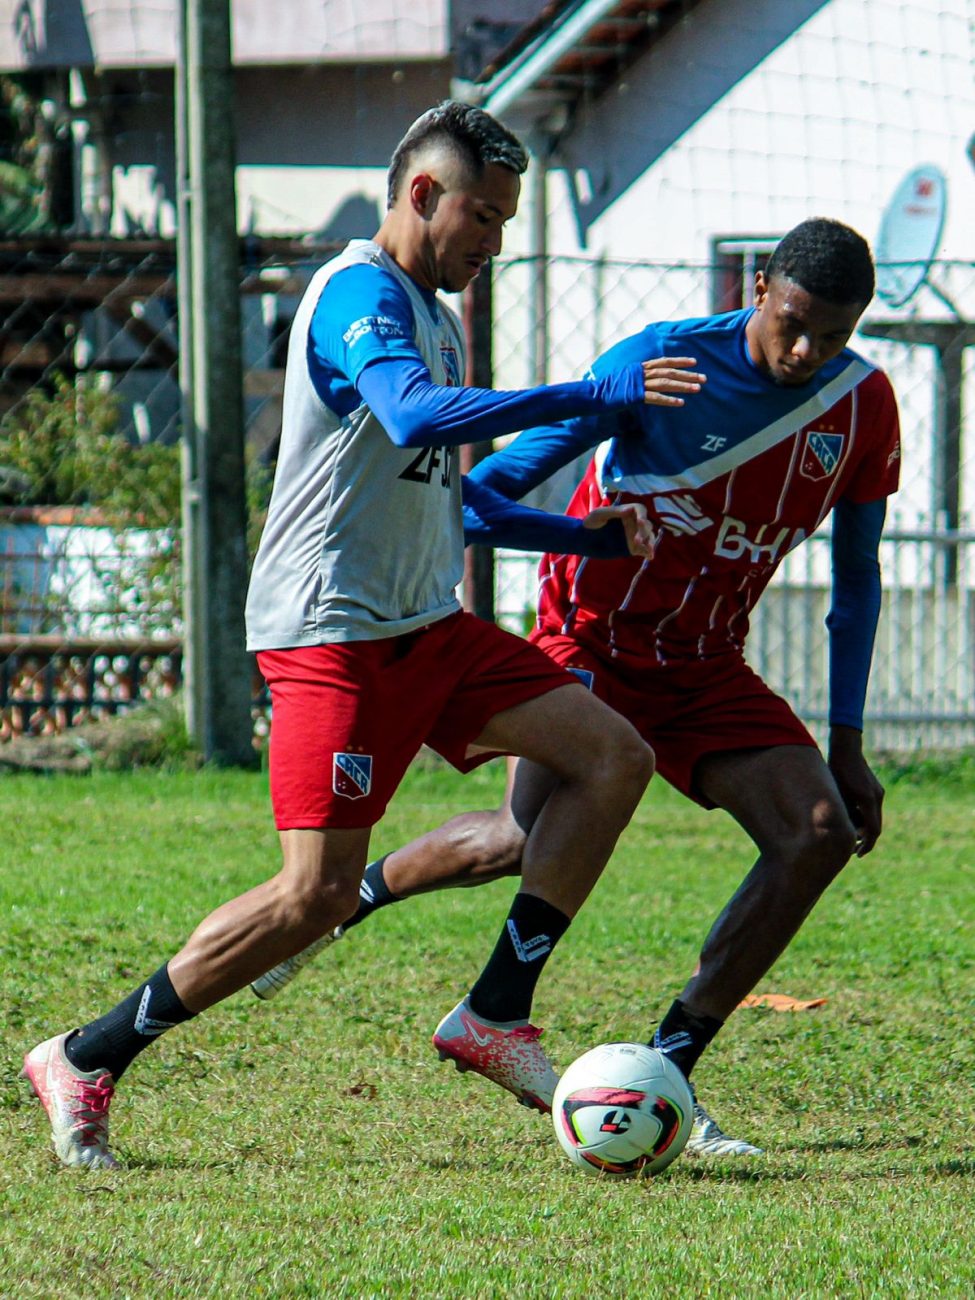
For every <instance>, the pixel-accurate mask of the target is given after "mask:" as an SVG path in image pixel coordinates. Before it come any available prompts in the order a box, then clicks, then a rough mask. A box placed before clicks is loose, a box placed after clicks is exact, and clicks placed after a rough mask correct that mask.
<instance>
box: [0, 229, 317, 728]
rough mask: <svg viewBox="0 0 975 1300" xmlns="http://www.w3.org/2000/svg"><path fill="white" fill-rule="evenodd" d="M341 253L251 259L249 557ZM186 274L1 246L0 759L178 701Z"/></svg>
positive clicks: (77, 245)
mask: <svg viewBox="0 0 975 1300" xmlns="http://www.w3.org/2000/svg"><path fill="white" fill-rule="evenodd" d="M339 247H341V245H340V244H335V243H332V244H322V243H312V242H304V241H301V240H291V239H277V240H274V239H271V240H258V239H252V240H246V241H244V243H243V245H242V255H243V256H242V265H241V297H242V304H243V352H244V358H245V366H246V375H245V384H244V388H245V413H246V422H247V428H246V443H247V458H248V469H247V490H248V495H249V498H250V499H249V505H250V516H251V519H252V530H251V531H252V534H253V536H252V537H251V538H250V539H249V540H250V542H251V545H252V547H253V545H254V544H255V543H256V537H257V534H258V533H259V530H260V524H261V520H262V512H263V508H264V504H265V502H266V498H267V494H268V491H269V488H270V481H271V476H272V473H273V465H274V456H275V451H276V446H277V438H278V436H279V431H280V408H281V396H282V393H283V383H284V369H283V367H284V352H285V348H286V340H287V331H288V326H289V323H290V319H291V316H292V314H293V312H294V309H295V307H296V306H297V303H298V301H299V299H300V296H301V294H302V292H303V290H304V287H305V284H306V283H307V280H308V278H309V276H310V275H311V273H312V271H313V270H314V268H315V267H316V266H318V265H320V263H321V262H322V261H324V260H326V259H327V258H328V257H329V256H331V255H332V254H333V253H334V252H335V251H337V248H339ZM175 259H176V254H175V247H174V245H173V243H172V241H168V240H91V239H88V240H73V241H66V240H63V239H56V238H50V237H41V238H22V239H17V240H7V241H2V242H0V303H2V307H3V316H2V322H0V741H2V740H5V739H9V738H11V737H13V736H16V735H19V734H22V733H23V732H33V733H46V732H51V731H57V730H61V729H63V728H64V727H65V726H67V725H71V724H73V723H75V722H79V721H87V720H89V719H91V718H97V717H99V716H102V715H104V714H113V713H116V712H118V711H120V710H123V709H125V708H128V707H130V706H131V705H132V704H133V703H135V702H137V701H139V700H142V699H147V698H157V697H159V696H165V695H169V694H172V693H173V691H175V690H176V689H178V687H179V684H180V680H181V673H182V640H181V638H182V632H183V626H182V581H183V570H182V563H183V555H182V539H181V529H180V522H181V449H180V434H181V423H182V421H181V405H182V399H181V393H180V387H179V374H178V361H179V351H178V321H177V314H176V260H175ZM259 687H260V684H259V683H258V682H255V695H257V693H258V691H259Z"/></svg>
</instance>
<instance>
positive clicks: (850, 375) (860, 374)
mask: <svg viewBox="0 0 975 1300" xmlns="http://www.w3.org/2000/svg"><path fill="white" fill-rule="evenodd" d="M872 369H873V367H872V366H870V365H868V364H867V362H865V361H860V360H859V359H858V360H855V361H851V362H850V364H849V365H848V366H847V367H846V368H845V369H844V370H843V371H842V372H841V373H840V374H838V375H837V376H836V378H835V379H831V380H830V382H829V383H828V384H824V385H823V387H822V388H821V389H820V390H819V391H818V392H817V393H814V394H813V395H812V396H811V397H809V398H808V399H807V400H806V401H805V402H803V403H802V405H801V406H797V407H796V409H795V410H794V411H789V412H788V413H787V414H786V415H783V416H780V418H779V419H778V420H773V422H772V423H771V424H768V425H766V426H765V428H764V429H759V430H758V431H757V432H756V433H753V434H752V435H751V437H748V438H744V439H742V441H741V442H739V443H738V444H737V445H736V446H734V447H728V448H726V449H725V450H724V451H721V452H718V453H717V454H716V455H714V456H711V457H709V458H708V459H707V460H702V461H699V462H698V464H696V465H688V467H687V468H686V469H683V470H680V471H678V472H676V473H673V474H671V475H668V476H664V475H658V474H627V475H624V476H621V477H620V478H618V479H613V480H612V482H608V481H606V480H605V479H604V468H605V461H606V457H607V455H608V453H609V449H610V446H611V443H608V442H606V443H600V445H599V447H597V449H596V454H595V459H596V470H597V473H598V475H599V482H600V487H601V489H602V491H603V492H605V493H606V494H607V495H608V494H609V492H611V491H622V492H630V493H633V494H634V495H637V496H645V495H647V494H648V493H651V492H675V491H678V490H679V489H682V488H683V489H688V488H690V489H693V488H699V487H702V486H703V485H704V484H705V483H711V482H713V481H714V480H715V479H717V478H721V477H722V476H723V475H724V474H728V473H731V472H732V471H734V470H735V469H737V468H738V466H739V465H744V464H745V463H746V461H750V460H753V459H754V458H755V457H756V456H760V455H761V454H762V452H764V451H768V449H769V448H770V447H774V446H776V445H777V444H778V443H780V442H782V440H783V439H785V438H789V437H791V436H792V435H793V434H794V433H796V432H798V430H799V429H802V428H804V427H805V426H806V425H807V424H809V423H810V422H811V421H813V420H815V419H816V417H817V416H819V415H823V414H825V412H826V411H828V410H829V409H830V407H832V406H835V405H836V403H837V402H838V401H839V400H840V399H841V398H842V397H845V396H846V394H847V393H848V392H850V390H851V389H853V388H855V387H856V386H857V384H859V383H860V382H861V381H862V380H864V379H866V377H867V375H869V374H870V372H871V370H872Z"/></svg>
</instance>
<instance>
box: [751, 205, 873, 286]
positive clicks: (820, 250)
mask: <svg viewBox="0 0 975 1300" xmlns="http://www.w3.org/2000/svg"><path fill="white" fill-rule="evenodd" d="M774 275H778V276H781V277H782V278H783V279H785V280H792V281H793V282H794V283H795V284H798V285H800V286H801V287H802V288H803V289H805V290H806V292H807V293H811V294H815V296H816V297H817V298H824V299H825V300H826V301H827V302H832V303H841V304H843V305H844V306H845V305H846V304H847V303H864V304H866V303H868V302H869V301H870V299H871V298H872V297H873V289H874V268H873V257H872V256H871V254H870V247H869V245H868V244H867V241H866V240H865V239H864V238H863V236H862V235H858V234H857V232H856V231H855V230H853V229H851V228H850V227H849V226H844V225H843V223H842V221H832V220H830V218H828V217H810V219H809V220H808V221H802V222H800V224H799V225H798V226H796V227H795V228H794V229H793V230H790V231H789V233H788V234H787V235H784V236H783V237H782V239H781V240H780V241H779V243H778V244H777V245H776V247H775V249H774V250H773V252H772V255H771V257H770V258H769V260H768V263H767V265H766V267H765V278H766V280H771V279H772V277H773V276H774Z"/></svg>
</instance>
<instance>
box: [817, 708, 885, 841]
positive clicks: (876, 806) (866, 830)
mask: <svg viewBox="0 0 975 1300" xmlns="http://www.w3.org/2000/svg"><path fill="white" fill-rule="evenodd" d="M829 769H830V771H831V772H832V773H833V777H834V778H835V780H836V784H837V785H838V786H839V790H840V794H841V795H842V796H843V801H844V803H845V804H846V807H847V811H848V812H849V814H850V817H851V818H852V819H853V825H854V826H855V827H856V833H857V846H856V855H857V857H858V858H864V857H866V855H867V854H868V853H869V852H870V850H871V849H872V848H873V847H874V845H875V844H876V843H877V840H878V839H879V838H880V832H881V829H882V828H883V802H884V787H883V786H882V785H881V784H880V782H879V781H878V780H877V778H876V777H875V776H874V774H873V772H872V771H871V770H870V767H869V765H868V763H867V760H866V759H865V758H864V757H863V736H862V733H861V732H859V731H858V730H857V729H856V728H855V727H831V728H830V733H829Z"/></svg>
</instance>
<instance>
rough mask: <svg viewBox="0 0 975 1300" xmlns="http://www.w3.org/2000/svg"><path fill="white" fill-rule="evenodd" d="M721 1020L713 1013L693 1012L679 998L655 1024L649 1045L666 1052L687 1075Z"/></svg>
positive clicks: (719, 1026) (720, 1023)
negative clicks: (710, 1014) (695, 1013)
mask: <svg viewBox="0 0 975 1300" xmlns="http://www.w3.org/2000/svg"><path fill="white" fill-rule="evenodd" d="M723 1024H724V1021H723V1020H715V1018H714V1016H696V1015H694V1013H693V1012H692V1011H688V1010H687V1008H686V1007H685V1006H684V1004H683V1002H681V1001H680V999H679V998H678V1000H677V1001H676V1002H674V1004H673V1005H672V1006H671V1008H670V1010H669V1011H668V1012H667V1014H666V1015H665V1016H664V1018H663V1020H661V1022H660V1024H659V1025H658V1026H657V1029H656V1032H655V1033H654V1036H653V1041H652V1042H651V1044H650V1046H651V1047H655V1048H656V1049H657V1051H658V1052H663V1054H664V1056H669V1057H670V1059H671V1060H672V1061H673V1062H674V1064H675V1065H677V1066H679V1067H680V1069H681V1070H682V1071H683V1074H684V1077H685V1078H686V1079H689V1078H690V1077H691V1071H692V1070H693V1069H694V1066H695V1065H696V1064H697V1062H698V1058H699V1057H700V1055H701V1053H702V1052H703V1051H704V1049H705V1047H707V1045H708V1043H710V1041H711V1039H712V1038H713V1037H714V1036H715V1034H716V1033H717V1032H718V1030H719V1029H720V1028H721V1026H722V1025H723Z"/></svg>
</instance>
